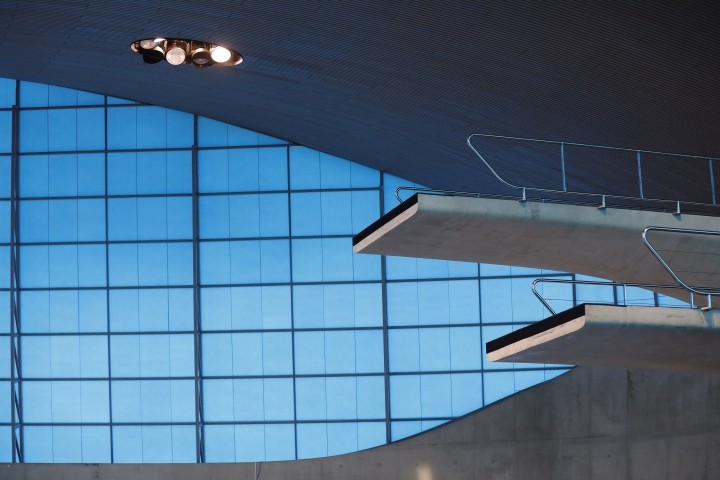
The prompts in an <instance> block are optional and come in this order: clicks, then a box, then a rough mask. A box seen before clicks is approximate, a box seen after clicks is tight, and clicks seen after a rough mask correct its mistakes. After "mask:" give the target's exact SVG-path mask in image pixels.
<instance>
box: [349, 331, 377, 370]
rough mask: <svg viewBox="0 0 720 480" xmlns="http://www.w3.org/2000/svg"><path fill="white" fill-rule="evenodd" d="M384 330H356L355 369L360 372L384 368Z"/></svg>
mask: <svg viewBox="0 0 720 480" xmlns="http://www.w3.org/2000/svg"><path fill="white" fill-rule="evenodd" d="M383 368H384V367H383V336H382V330H359V331H356V332H355V370H356V371H357V372H358V373H375V372H382V370H383Z"/></svg>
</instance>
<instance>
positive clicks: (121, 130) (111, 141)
mask: <svg viewBox="0 0 720 480" xmlns="http://www.w3.org/2000/svg"><path fill="white" fill-rule="evenodd" d="M137 108H138V107H122V108H108V109H107V139H108V143H107V148H108V149H121V148H123V149H124V148H128V149H135V148H137V147H138V144H137ZM151 130H152V132H154V133H156V134H157V133H159V132H158V131H157V130H155V129H154V128H152V129H151ZM108 173H109V172H108Z"/></svg>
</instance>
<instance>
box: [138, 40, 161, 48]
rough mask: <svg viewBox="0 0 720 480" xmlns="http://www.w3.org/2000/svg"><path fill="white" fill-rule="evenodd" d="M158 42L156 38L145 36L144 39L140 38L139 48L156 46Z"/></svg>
mask: <svg viewBox="0 0 720 480" xmlns="http://www.w3.org/2000/svg"><path fill="white" fill-rule="evenodd" d="M157 44H158V42H157V41H156V40H153V39H152V38H146V39H145V40H140V48H144V49H145V50H150V49H151V48H155V47H156V46H157Z"/></svg>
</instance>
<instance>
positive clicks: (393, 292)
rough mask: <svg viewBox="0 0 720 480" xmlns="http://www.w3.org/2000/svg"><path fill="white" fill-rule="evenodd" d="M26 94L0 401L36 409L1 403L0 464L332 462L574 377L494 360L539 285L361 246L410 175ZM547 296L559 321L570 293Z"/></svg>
mask: <svg viewBox="0 0 720 480" xmlns="http://www.w3.org/2000/svg"><path fill="white" fill-rule="evenodd" d="M17 85H19V89H16V82H15V81H14V80H3V81H0V272H6V274H4V275H0V335H1V337H0V398H6V399H9V398H10V397H11V391H12V393H13V394H15V395H16V397H17V398H18V399H19V402H20V403H21V406H22V408H21V412H17V414H16V415H15V418H13V417H12V415H11V408H10V402H6V401H2V402H0V458H1V459H2V461H10V460H11V458H12V455H11V452H12V449H11V439H12V438H13V435H12V434H11V428H12V427H13V426H15V427H16V432H17V435H16V437H17V438H18V441H19V446H20V449H21V452H22V454H23V455H22V460H23V461H27V462H111V461H112V462H196V461H208V462H215V461H218V462H224V461H264V460H280V459H293V458H309V457H317V456H324V455H333V454H338V453H344V452H349V451H354V450H358V449H364V448H368V447H372V446H376V445H380V444H383V443H386V442H387V441H393V440H398V439H401V438H404V437H407V436H409V435H412V434H415V433H418V432H420V431H422V430H426V429H428V428H431V427H433V426H436V425H438V424H441V423H444V422H446V421H448V420H451V419H453V418H456V417H458V416H461V415H463V414H465V413H467V412H469V411H472V410H474V409H477V408H479V407H481V406H483V405H485V404H488V403H492V402H494V401H496V400H498V399H500V398H502V397H504V396H506V395H508V394H511V393H514V392H515V391H518V390H521V389H523V388H525V387H528V386H531V385H533V384H536V383H538V382H542V381H544V380H546V379H549V378H551V377H553V376H556V375H558V374H559V373H562V372H563V371H565V368H562V367H557V366H556V367H553V366H549V367H548V368H544V367H543V366H538V365H521V364H515V365H512V364H511V365H501V364H499V365H493V364H488V363H487V362H486V361H485V360H484V354H483V346H484V342H486V341H488V340H491V339H493V338H496V337H497V336H499V335H502V334H504V333H507V332H509V331H511V330H513V329H515V328H518V327H519V326H522V325H524V324H526V323H528V322H532V321H536V320H537V319H539V318H542V317H543V316H544V315H545V312H544V311H543V309H542V308H541V307H540V304H539V303H538V302H536V300H535V299H533V298H532V297H531V294H530V289H529V284H530V282H531V281H532V279H533V278H535V277H537V276H538V274H541V273H543V272H540V271H532V270H527V269H517V268H510V267H495V266H486V265H477V264H465V263H458V262H447V261H434V260H422V259H405V258H390V257H388V258H381V257H378V256H366V255H354V254H353V253H352V249H351V238H352V235H353V234H354V233H357V232H358V231H360V230H361V229H362V228H364V227H365V226H367V225H369V224H370V223H371V222H372V221H374V220H375V219H376V218H378V217H379V216H380V213H381V211H387V210H389V209H390V208H392V207H393V206H394V205H395V204H396V202H395V200H394V196H393V194H394V189H395V187H396V186H399V185H407V184H408V182H407V181H404V180H401V179H398V178H395V177H393V176H391V175H383V174H382V173H380V172H378V171H376V170H373V169H370V168H367V167H364V166H361V165H358V164H354V163H351V162H348V161H346V160H342V159H339V158H336V157H332V156H329V155H325V154H322V153H319V152H317V151H314V150H311V149H308V148H304V147H301V146H296V145H292V144H289V143H288V142H284V141H281V140H278V139H275V138H272V137H268V136H264V135H260V134H257V133H254V132H250V131H247V130H244V129H241V128H237V127H233V126H229V125H226V124H223V123H219V122H216V121H213V120H209V119H206V118H201V117H197V116H194V115H191V114H186V113H182V112H177V111H172V110H167V109H163V108H158V107H153V106H149V105H138V104H135V103H133V102H128V101H124V100H119V99H115V98H111V97H104V96H100V95H95V94H89V93H84V92H78V91H74V90H68V89H64V88H59V87H52V86H47V85H38V84H33V83H26V82H17ZM16 96H17V97H16ZM16 104H17V105H19V108H18V109H17V110H16V112H17V115H18V116H17V118H18V125H17V129H18V130H17V133H18V135H17V142H16V145H15V148H16V150H13V140H12V138H13V136H12V130H13V129H12V113H13V112H12V108H11V107H12V106H13V105H16ZM13 158H15V160H16V163H17V168H18V170H19V177H18V178H19V182H18V185H17V186H18V189H19V198H17V199H15V200H17V202H18V204H19V212H20V214H19V218H20V222H19V229H18V230H19V238H20V242H21V243H20V246H19V252H20V262H19V270H20V285H19V287H20V288H19V292H20V295H19V299H20V301H19V314H20V319H21V322H20V325H21V328H20V330H21V331H20V332H19V336H20V338H21V342H20V344H19V345H20V346H19V347H18V354H19V358H20V361H21V366H22V370H21V382H20V383H18V384H17V385H16V386H15V384H12V383H11V382H10V377H11V372H10V368H9V365H10V361H9V359H10V350H11V349H10V345H11V342H10V336H11V334H10V327H9V326H10V324H11V318H10V305H9V304H10V287H11V286H10V284H9V280H8V279H9V277H10V275H9V272H10V261H9V258H10V249H11V244H10V221H9V218H10V215H9V211H10V205H11V200H12V199H11V198H10V195H11V193H10V192H11V189H10V178H11V175H10V173H11V164H12V163H13ZM549 274H551V275H555V276H559V277H564V278H571V277H572V276H568V275H567V274H560V273H556V272H549ZM544 288H546V289H555V291H554V292H549V295H548V296H549V297H551V298H555V299H556V300H555V303H556V304H558V306H560V307H562V306H565V307H566V306H568V305H570V304H572V301H573V297H574V296H575V295H576V293H577V292H576V290H575V289H573V288H572V287H570V286H567V285H561V286H556V285H553V286H545V287H544ZM546 293H548V292H546ZM563 299H564V300H563ZM2 359H4V360H2ZM2 395H4V396H2Z"/></svg>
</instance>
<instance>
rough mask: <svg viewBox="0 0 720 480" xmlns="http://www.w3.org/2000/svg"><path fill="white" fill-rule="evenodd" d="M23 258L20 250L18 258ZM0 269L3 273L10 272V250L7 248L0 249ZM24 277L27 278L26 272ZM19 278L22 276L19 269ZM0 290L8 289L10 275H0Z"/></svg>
mask: <svg viewBox="0 0 720 480" xmlns="http://www.w3.org/2000/svg"><path fill="white" fill-rule="evenodd" d="M22 257H23V253H22V249H21V250H20V258H22ZM0 269H2V271H4V272H9V271H10V248H9V247H0ZM25 272H26V273H25V276H29V275H28V273H27V271H25ZM20 274H21V276H22V275H23V270H22V267H21V271H20ZM0 288H10V275H0Z"/></svg>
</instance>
